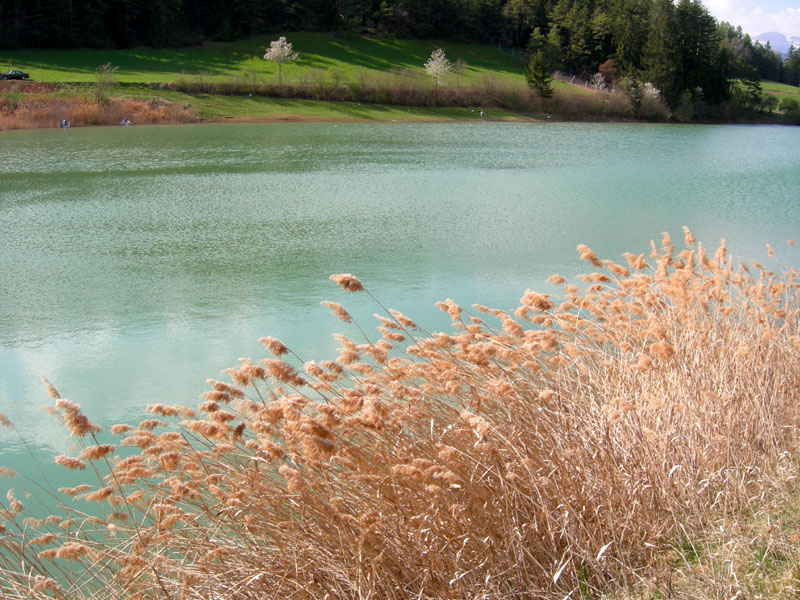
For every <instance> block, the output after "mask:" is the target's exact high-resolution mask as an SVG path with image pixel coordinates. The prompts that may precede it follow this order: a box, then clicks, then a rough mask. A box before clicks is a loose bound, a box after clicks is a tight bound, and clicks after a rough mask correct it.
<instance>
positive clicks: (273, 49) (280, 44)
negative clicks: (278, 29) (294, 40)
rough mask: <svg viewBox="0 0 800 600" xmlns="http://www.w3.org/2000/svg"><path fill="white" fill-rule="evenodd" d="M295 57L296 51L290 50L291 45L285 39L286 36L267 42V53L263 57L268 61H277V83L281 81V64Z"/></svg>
mask: <svg viewBox="0 0 800 600" xmlns="http://www.w3.org/2000/svg"><path fill="white" fill-rule="evenodd" d="M295 58H297V52H294V51H293V50H292V45H291V44H290V43H289V42H287V41H286V38H285V37H283V36H281V37H279V38H278V39H277V40H275V41H273V42H270V43H269V48H267V53H266V54H265V55H264V59H265V60H268V61H270V62H274V63H277V65H278V83H279V84H281V83H283V80H282V79H281V66H282V65H283V63H287V62H292V61H293V60H294V59H295Z"/></svg>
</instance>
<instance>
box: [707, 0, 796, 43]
mask: <svg viewBox="0 0 800 600" xmlns="http://www.w3.org/2000/svg"><path fill="white" fill-rule="evenodd" d="M703 5H704V6H705V7H706V8H707V9H708V12H710V13H711V14H712V15H714V17H716V19H717V20H718V21H728V22H729V23H730V24H732V25H733V26H737V25H741V26H742V30H743V31H744V32H745V33H749V34H750V36H751V37H754V36H757V35H759V34H761V33H766V32H768V31H778V32H780V33H782V34H784V35H785V36H786V37H791V36H793V35H796V36H800V0H704V1H703Z"/></svg>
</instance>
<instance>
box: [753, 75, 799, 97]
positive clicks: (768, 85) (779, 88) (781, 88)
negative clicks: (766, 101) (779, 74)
mask: <svg viewBox="0 0 800 600" xmlns="http://www.w3.org/2000/svg"><path fill="white" fill-rule="evenodd" d="M761 87H762V88H763V90H764V91H765V92H767V93H770V94H774V95H776V96H786V95H787V94H788V95H792V96H800V87H796V86H793V85H787V84H785V83H778V82H777V81H767V80H766V79H765V80H763V81H762V82H761Z"/></svg>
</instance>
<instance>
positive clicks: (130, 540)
mask: <svg viewBox="0 0 800 600" xmlns="http://www.w3.org/2000/svg"><path fill="white" fill-rule="evenodd" d="M685 243H686V246H685V248H684V249H680V250H679V249H678V248H676V247H675V246H674V245H673V244H672V243H671V241H670V239H669V237H668V236H666V235H665V236H664V238H663V240H662V244H661V247H660V248H656V245H655V244H653V248H652V252H651V253H650V255H649V257H646V256H645V255H644V254H641V255H633V254H626V255H624V257H625V262H624V263H623V264H618V263H615V262H612V261H609V260H601V259H599V258H598V257H597V256H596V255H595V254H594V253H593V252H592V251H591V250H590V249H588V248H586V247H584V246H579V247H578V250H579V252H580V256H581V258H582V259H583V260H585V261H586V262H587V266H588V267H589V269H588V270H589V272H588V273H587V274H586V275H583V276H581V277H580V278H579V279H580V280H581V281H582V282H583V283H582V284H581V285H573V284H571V283H567V282H565V281H564V280H563V279H562V278H560V277H558V276H554V277H553V278H551V281H552V282H554V283H557V284H560V285H563V294H562V297H560V298H559V299H557V300H556V299H554V298H551V297H549V296H547V295H545V294H540V293H536V292H533V291H530V290H528V291H526V292H525V294H524V296H523V297H522V300H521V304H520V306H519V308H517V309H516V310H515V311H513V312H506V311H502V310H493V309H488V308H485V307H482V306H477V305H476V306H474V307H472V308H470V309H466V308H463V307H459V306H457V305H456V304H455V303H453V302H452V301H450V300H447V301H445V302H442V303H440V304H439V308H440V309H441V310H443V311H446V312H447V313H448V314H449V316H450V318H451V319H452V325H453V327H452V331H450V332H449V333H428V332H425V331H422V330H421V329H420V328H419V327H417V325H416V324H415V323H414V322H413V321H412V320H411V319H410V318H408V317H407V316H404V315H402V314H399V313H397V312H394V311H391V310H384V308H383V306H382V305H381V304H379V303H377V300H376V307H377V309H378V310H379V314H376V317H375V318H376V319H377V323H378V327H377V333H376V334H373V335H364V337H363V339H355V340H354V339H348V338H347V337H344V336H338V338H337V339H338V340H339V342H340V349H339V354H338V356H337V357H336V359H335V360H332V361H325V362H320V363H315V362H305V363H304V362H303V361H302V359H301V358H300V357H298V356H296V355H295V354H294V353H293V352H292V350H291V349H290V348H287V347H286V346H285V345H284V344H282V343H281V342H280V341H278V340H276V339H273V338H263V339H262V342H263V343H264V346H265V348H266V350H267V352H268V358H265V359H263V360H260V361H258V362H252V361H251V360H249V359H242V360H241V362H240V364H239V365H237V366H235V367H232V368H231V369H228V370H227V371H225V374H226V376H227V378H228V379H229V382H222V381H216V380H209V382H208V383H209V391H208V392H206V393H204V394H203V398H202V404H200V405H199V406H198V407H196V408H195V409H189V408H186V407H180V406H165V405H153V406H149V407H148V409H147V410H148V411H149V412H150V413H151V418H148V419H147V420H145V421H143V422H142V423H141V424H140V425H139V426H138V427H134V428H131V427H127V426H122V425H120V426H115V427H113V428H112V429H111V432H112V433H113V434H114V435H118V436H119V442H118V443H117V444H116V445H107V444H101V443H99V438H98V437H97V428H96V427H95V426H94V425H93V424H92V423H91V422H90V421H89V420H88V419H87V418H86V416H84V415H83V414H82V413H81V411H80V407H78V406H77V405H75V404H73V403H71V402H69V401H67V400H64V399H62V398H61V397H60V396H59V394H58V392H57V391H56V390H55V389H54V388H53V387H52V386H51V385H49V384H48V385H47V389H48V391H49V394H50V395H51V397H53V398H54V399H55V410H56V411H57V412H58V414H59V415H60V416H61V418H62V419H63V421H64V423H65V424H66V426H67V427H68V428H69V430H70V432H71V433H72V434H73V435H74V436H75V438H76V440H78V441H79V443H80V444H81V447H82V450H81V451H80V452H79V453H77V454H76V455H75V456H70V457H58V458H57V459H56V460H57V462H58V463H59V464H61V465H63V466H64V467H66V468H73V469H84V468H87V469H89V470H92V469H95V470H96V473H97V474H98V475H97V477H98V478H97V480H95V481H94V482H93V483H89V484H86V485H85V486H79V487H76V488H71V489H62V490H59V491H58V493H57V494H56V495H57V498H58V500H59V501H60V502H62V510H61V511H60V512H59V513H58V514H55V515H52V516H50V517H48V518H46V519H32V518H26V516H25V515H26V509H25V507H24V506H23V504H22V502H21V501H20V500H19V499H17V498H15V497H14V496H13V495H9V497H8V499H7V502H6V503H5V506H4V512H3V515H2V516H3V519H4V525H3V527H4V534H3V537H2V545H3V551H2V552H0V591H2V593H3V597H4V598H45V597H50V596H52V597H57V598H168V599H178V598H203V599H211V598H215V599H217V598H231V599H234V598H235V599H264V598H359V599H366V598H395V599H400V598H459V599H461V598H563V597H567V596H569V597H572V598H579V597H583V598H589V597H598V596H599V595H600V594H601V593H604V592H608V591H613V590H618V589H625V588H627V589H635V588H636V586H637V585H640V584H641V583H642V582H644V581H651V580H653V578H655V580H658V578H659V577H663V578H665V579H663V580H662V581H667V580H668V578H669V576H670V573H671V571H672V570H673V569H674V568H675V565H674V564H673V563H672V562H670V560H671V559H667V558H664V556H665V553H668V552H669V551H670V549H673V548H680V547H682V546H683V545H685V544H687V543H688V544H692V539H693V536H694V535H695V534H697V532H701V531H704V530H710V529H714V530H717V529H718V528H722V530H724V528H725V527H729V526H730V525H731V523H733V522H735V521H736V520H737V519H739V518H740V516H741V515H742V514H744V513H746V512H747V511H748V510H749V508H750V507H752V506H753V505H754V504H757V503H760V502H762V501H763V500H764V499H766V498H769V497H770V495H771V494H773V492H774V491H775V490H777V489H779V488H782V487H785V483H784V482H785V481H786V480H787V479H789V480H791V478H792V477H795V476H796V475H797V468H798V464H797V462H796V460H795V459H794V458H792V457H794V456H795V453H796V451H797V449H798V439H797V425H798V410H800V403H798V389H800V387H799V386H800V367H798V365H800V361H798V357H799V355H800V336H799V335H798V321H799V319H798V315H800V304H799V303H798V280H797V273H796V272H795V271H791V272H788V273H784V274H776V273H773V272H770V271H769V270H767V269H766V268H764V267H763V266H761V265H758V264H755V263H751V264H746V265H745V264H736V263H734V261H733V260H732V259H731V257H730V255H729V254H728V253H727V251H726V249H725V246H724V244H723V245H721V246H720V247H719V248H718V249H717V250H716V252H714V254H713V255H708V254H707V253H706V251H705V249H704V248H703V246H702V245H701V244H699V243H697V242H695V241H694V239H693V238H692V236H691V234H690V233H689V232H688V230H687V231H686V239H685ZM332 279H333V281H334V282H335V283H337V284H339V285H340V286H341V287H342V288H344V289H345V290H347V291H349V292H353V293H361V294H369V293H370V292H369V291H368V289H365V288H364V286H363V285H362V283H361V282H360V281H359V280H358V279H356V278H355V277H353V276H351V275H335V276H332ZM326 304H327V306H329V307H330V308H331V310H332V312H333V313H334V315H335V316H336V317H338V318H339V319H341V320H343V321H351V320H352V319H351V316H350V314H349V313H347V311H346V308H344V307H343V306H341V305H340V304H337V303H326ZM131 449H132V450H133V452H132V453H131V451H130V450H131ZM115 456H118V457H117V458H115ZM76 498H77V499H80V500H83V501H84V502H85V503H80V502H76V501H75V499H76ZM92 507H95V508H92ZM716 584H719V585H720V586H722V585H724V586H726V587H725V588H724V589H725V590H726V593H728V592H730V591H731V590H733V591H734V593H735V589H736V585H737V583H735V582H734V581H733V580H732V579H731V580H730V581H729V580H726V581H724V582H716V583H715V582H711V583H709V585H716ZM720 589H722V588H720ZM711 597H729V596H723V595H722V594H721V593H720V594H719V595H718V596H711Z"/></svg>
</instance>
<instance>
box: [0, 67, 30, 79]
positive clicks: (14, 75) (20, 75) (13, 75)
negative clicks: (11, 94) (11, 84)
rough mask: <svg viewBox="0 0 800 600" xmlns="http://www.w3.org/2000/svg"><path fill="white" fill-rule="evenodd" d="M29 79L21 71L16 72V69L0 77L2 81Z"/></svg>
mask: <svg viewBox="0 0 800 600" xmlns="http://www.w3.org/2000/svg"><path fill="white" fill-rule="evenodd" d="M29 77H30V75H28V74H27V73H25V72H23V71H17V70H16V69H13V70H11V71H8V72H7V73H3V74H2V75H0V78H2V79H28V78H29Z"/></svg>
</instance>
